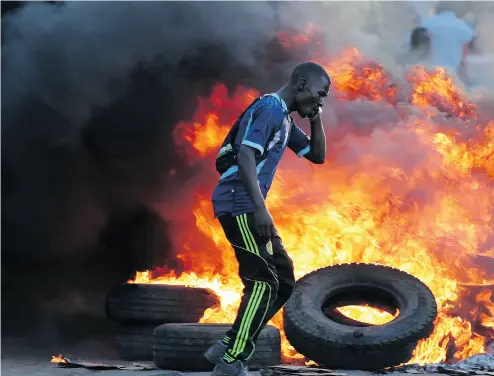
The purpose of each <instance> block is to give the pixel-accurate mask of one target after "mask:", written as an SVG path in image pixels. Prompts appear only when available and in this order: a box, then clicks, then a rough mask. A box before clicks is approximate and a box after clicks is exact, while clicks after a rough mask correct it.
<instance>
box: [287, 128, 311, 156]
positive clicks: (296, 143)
mask: <svg viewBox="0 0 494 376" xmlns="http://www.w3.org/2000/svg"><path fill="white" fill-rule="evenodd" d="M287 146H288V147H289V148H290V149H291V150H293V152H295V154H297V156H298V157H303V156H304V155H306V154H307V153H308V152H309V151H310V137H309V136H308V135H307V134H306V133H305V132H304V131H303V130H302V129H300V128H299V127H298V126H297V125H296V124H295V123H294V124H293V125H292V129H291V130H290V135H289V136H288V145H287Z"/></svg>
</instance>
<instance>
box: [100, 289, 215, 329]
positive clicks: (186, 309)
mask: <svg viewBox="0 0 494 376" xmlns="http://www.w3.org/2000/svg"><path fill="white" fill-rule="evenodd" d="M218 304H219V298H218V296H217V295H216V294H214V293H213V292H212V291H211V290H209V289H204V288H193V287H185V286H174V285H152V284H150V285H147V284H134V283H129V284H127V283H123V284H121V285H118V286H116V287H115V288H113V289H112V290H111V291H110V292H109V293H108V295H107V298H106V314H107V316H108V318H110V319H111V320H114V321H116V322H120V323H139V324H157V325H160V324H164V323H168V322H178V323H183V322H197V321H198V320H199V319H200V318H201V317H202V315H203V314H204V311H205V310H206V309H208V308H212V307H215V306H216V305H218Z"/></svg>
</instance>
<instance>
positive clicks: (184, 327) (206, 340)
mask: <svg viewBox="0 0 494 376" xmlns="http://www.w3.org/2000/svg"><path fill="white" fill-rule="evenodd" d="M230 328H231V324H165V325H161V326H159V327H157V328H156V330H155V331H154V345H153V358H154V363H155V364H156V365H157V366H158V367H160V368H162V369H172V370H177V371H190V372H193V371H198V372H201V371H211V370H212V369H213V366H212V365H211V364H210V363H209V362H208V361H207V360H206V359H205V358H204V356H203V354H204V353H205V352H206V350H207V349H208V348H209V346H211V345H213V344H214V343H215V342H216V341H218V340H220V339H222V338H223V336H224V335H225V333H226V332H227V331H228V330H229V329H230ZM280 363H281V339H280V332H279V330H278V329H276V328H275V327H273V326H270V325H267V326H266V327H265V328H264V329H263V330H262V331H261V333H260V334H259V338H258V340H257V344H256V350H255V352H254V354H253V355H252V357H251V358H250V359H249V361H248V363H247V364H248V365H249V367H250V368H251V369H259V368H262V367H268V366H274V365H278V364H280Z"/></svg>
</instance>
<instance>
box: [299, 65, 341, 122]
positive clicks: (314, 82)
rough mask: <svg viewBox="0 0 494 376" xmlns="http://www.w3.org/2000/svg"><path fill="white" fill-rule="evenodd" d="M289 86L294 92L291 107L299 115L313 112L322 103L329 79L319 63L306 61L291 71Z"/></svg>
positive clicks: (326, 93) (326, 92)
mask: <svg viewBox="0 0 494 376" xmlns="http://www.w3.org/2000/svg"><path fill="white" fill-rule="evenodd" d="M290 86H291V88H292V90H293V91H292V92H293V93H294V100H293V108H291V110H294V111H297V112H298V114H299V115H300V116H301V117H303V118H304V117H307V116H310V115H311V114H313V113H314V112H315V111H317V110H318V108H320V107H322V106H323V105H324V98H325V97H327V95H328V92H329V87H330V86H331V79H330V78H329V75H328V73H327V72H326V70H325V69H324V68H323V67H322V66H320V65H319V64H316V63H312V62H306V63H302V64H299V65H297V66H296V67H295V69H294V70H293V72H292V77H291V79H290Z"/></svg>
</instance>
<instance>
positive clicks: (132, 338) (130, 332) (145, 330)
mask: <svg viewBox="0 0 494 376" xmlns="http://www.w3.org/2000/svg"><path fill="white" fill-rule="evenodd" d="M154 329H156V325H122V326H121V327H120V328H119V329H118V333H117V336H116V338H115V344H116V348H117V352H118V356H119V358H120V359H123V360H153V333H154Z"/></svg>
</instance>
